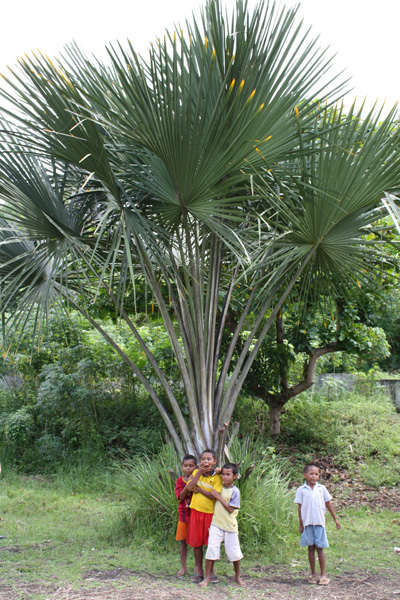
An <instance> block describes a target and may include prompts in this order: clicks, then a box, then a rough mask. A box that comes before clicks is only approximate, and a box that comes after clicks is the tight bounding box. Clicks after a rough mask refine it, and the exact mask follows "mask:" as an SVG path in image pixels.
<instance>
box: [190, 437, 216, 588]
mask: <svg viewBox="0 0 400 600" xmlns="http://www.w3.org/2000/svg"><path fill="white" fill-rule="evenodd" d="M216 462H217V460H216V454H215V452H214V450H210V449H209V448H207V449H206V450H204V452H203V453H202V455H201V457H200V468H199V469H198V470H197V471H194V472H193V478H192V479H191V480H190V481H189V483H188V484H187V486H186V487H187V490H188V492H193V496H192V501H191V503H190V521H189V527H188V533H187V543H188V544H189V546H191V547H192V548H194V565H195V567H194V572H195V575H194V577H192V581H194V582H195V583H199V582H200V581H203V579H204V571H203V545H204V546H207V545H208V530H209V528H210V525H211V519H212V517H213V513H214V504H215V498H214V496H213V495H212V493H211V492H212V491H213V490H216V491H217V492H220V491H221V490H222V479H221V475H219V474H217V473H216V472H215V464H216ZM210 581H211V582H212V583H218V578H217V577H216V575H215V573H214V572H213V571H212V572H211V574H210Z"/></svg>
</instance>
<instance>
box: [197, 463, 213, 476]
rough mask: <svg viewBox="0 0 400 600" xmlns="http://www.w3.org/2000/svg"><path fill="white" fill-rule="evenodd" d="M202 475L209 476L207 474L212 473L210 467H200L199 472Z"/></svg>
mask: <svg viewBox="0 0 400 600" xmlns="http://www.w3.org/2000/svg"><path fill="white" fill-rule="evenodd" d="M198 472H199V473H200V474H201V475H207V473H209V472H211V469H210V467H208V466H207V467H205V466H204V465H203V466H201V465H200V467H199V471H198Z"/></svg>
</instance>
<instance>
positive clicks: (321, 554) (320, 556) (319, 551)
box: [317, 548, 329, 585]
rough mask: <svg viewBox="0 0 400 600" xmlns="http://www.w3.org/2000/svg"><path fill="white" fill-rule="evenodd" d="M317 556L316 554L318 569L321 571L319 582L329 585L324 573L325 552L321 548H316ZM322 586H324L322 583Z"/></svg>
mask: <svg viewBox="0 0 400 600" xmlns="http://www.w3.org/2000/svg"><path fill="white" fill-rule="evenodd" d="M317 554H318V560H319V567H320V569H321V579H320V580H319V582H320V583H322V582H324V581H326V582H327V583H329V579H328V577H327V576H326V572H325V552H324V549H323V548H317ZM322 585H324V584H323V583H322Z"/></svg>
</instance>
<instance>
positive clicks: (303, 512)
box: [294, 465, 340, 585]
mask: <svg viewBox="0 0 400 600" xmlns="http://www.w3.org/2000/svg"><path fill="white" fill-rule="evenodd" d="M303 475H304V479H305V480H306V482H305V483H304V484H303V485H302V486H300V487H299V488H297V491H296V497H295V499H294V501H295V503H296V504H297V505H298V512H299V524H300V527H299V531H300V533H301V538H300V546H308V560H309V562H310V567H311V575H310V583H317V573H316V571H315V550H317V554H318V560H319V566H320V569H321V578H320V580H319V584H320V585H328V583H329V581H330V579H328V577H327V576H326V572H325V554H324V548H328V546H329V544H328V539H327V537H326V531H325V512H326V509H328V510H329V512H330V513H331V515H332V517H333V520H334V521H335V524H336V528H337V529H340V523H339V520H338V518H337V517H336V515H335V511H334V510H333V507H332V503H331V500H332V496H331V495H330V493H329V492H328V490H327V489H326V487H325V486H324V485H321V484H319V483H318V479H319V475H320V473H319V467H317V465H306V466H305V467H304V469H303Z"/></svg>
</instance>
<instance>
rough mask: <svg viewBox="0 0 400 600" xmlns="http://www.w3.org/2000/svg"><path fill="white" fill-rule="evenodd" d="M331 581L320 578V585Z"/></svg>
mask: <svg viewBox="0 0 400 600" xmlns="http://www.w3.org/2000/svg"><path fill="white" fill-rule="evenodd" d="M329 582H330V579H327V578H325V579H320V580H319V585H328V583H329Z"/></svg>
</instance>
